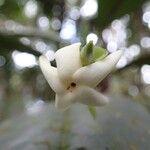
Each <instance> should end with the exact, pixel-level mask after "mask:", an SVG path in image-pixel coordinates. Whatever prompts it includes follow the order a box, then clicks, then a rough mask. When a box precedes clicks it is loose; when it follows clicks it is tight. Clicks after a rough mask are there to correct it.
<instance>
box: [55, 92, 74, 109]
mask: <svg viewBox="0 0 150 150" xmlns="http://www.w3.org/2000/svg"><path fill="white" fill-rule="evenodd" d="M74 102H75V94H74V93H70V92H67V93H66V94H60V95H59V94H56V98H55V107H56V108H58V109H59V110H66V109H67V108H68V107H69V106H70V105H71V104H72V103H74Z"/></svg>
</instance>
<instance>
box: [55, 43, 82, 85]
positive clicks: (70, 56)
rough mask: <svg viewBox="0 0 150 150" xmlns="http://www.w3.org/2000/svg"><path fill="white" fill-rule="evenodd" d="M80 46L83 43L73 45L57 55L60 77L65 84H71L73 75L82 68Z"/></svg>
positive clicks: (61, 50)
mask: <svg viewBox="0 0 150 150" xmlns="http://www.w3.org/2000/svg"><path fill="white" fill-rule="evenodd" d="M80 45H81V43H76V44H72V45H70V46H66V47H64V48H61V49H59V50H58V51H56V53H55V59H56V63H57V69H58V75H59V77H60V79H61V80H62V81H63V82H67V81H68V83H69V82H70V80H71V77H72V75H73V73H74V72H75V71H76V70H77V69H79V68H80V67H81V61H80ZM68 83H67V84H68Z"/></svg>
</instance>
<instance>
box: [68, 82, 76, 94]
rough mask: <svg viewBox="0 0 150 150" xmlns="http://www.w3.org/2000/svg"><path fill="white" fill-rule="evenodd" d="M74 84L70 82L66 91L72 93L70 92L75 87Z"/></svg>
mask: <svg viewBox="0 0 150 150" xmlns="http://www.w3.org/2000/svg"><path fill="white" fill-rule="evenodd" d="M76 86H77V85H76V83H74V82H71V83H70V85H69V86H68V87H67V90H70V92H72V90H73V89H74V88H75V87H76Z"/></svg>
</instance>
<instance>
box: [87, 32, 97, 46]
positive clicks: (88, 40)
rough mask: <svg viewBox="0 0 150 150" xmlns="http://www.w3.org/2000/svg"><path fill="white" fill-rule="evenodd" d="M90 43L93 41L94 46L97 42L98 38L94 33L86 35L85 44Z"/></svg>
mask: <svg viewBox="0 0 150 150" xmlns="http://www.w3.org/2000/svg"><path fill="white" fill-rule="evenodd" d="M90 41H93V44H96V43H97V41H98V36H97V35H96V34H94V33H90V34H88V35H87V37H86V42H87V43H88V42H90Z"/></svg>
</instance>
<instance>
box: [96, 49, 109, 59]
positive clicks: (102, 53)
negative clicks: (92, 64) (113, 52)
mask: <svg viewBox="0 0 150 150" xmlns="http://www.w3.org/2000/svg"><path fill="white" fill-rule="evenodd" d="M107 55H108V52H107V50H106V49H104V48H102V47H94V49H93V59H94V61H98V60H102V59H104V58H105V57H106V56H107Z"/></svg>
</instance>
